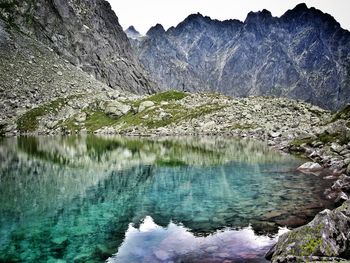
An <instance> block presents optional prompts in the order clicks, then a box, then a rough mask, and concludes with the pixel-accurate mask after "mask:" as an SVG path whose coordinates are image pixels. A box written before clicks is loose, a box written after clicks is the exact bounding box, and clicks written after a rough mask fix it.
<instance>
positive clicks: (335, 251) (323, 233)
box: [268, 201, 350, 263]
mask: <svg viewBox="0 0 350 263" xmlns="http://www.w3.org/2000/svg"><path fill="white" fill-rule="evenodd" d="M349 238H350V201H346V202H345V203H344V204H343V205H342V206H341V207H339V208H337V209H335V210H333V211H330V210H328V209H326V210H324V211H322V212H320V213H319V214H318V215H316V217H315V218H314V219H313V220H312V221H311V222H310V223H309V224H307V225H305V226H302V227H299V228H296V229H294V230H292V231H290V232H288V233H285V234H283V235H282V236H280V237H279V239H278V242H277V244H276V245H275V246H274V247H273V248H272V249H271V250H270V252H269V253H268V254H269V255H270V256H271V258H272V262H273V263H277V262H306V260H307V259H308V258H309V257H312V256H316V257H320V258H322V259H323V260H327V258H333V257H340V256H341V255H342V254H343V253H344V252H346V251H349V249H350V244H349V242H348V240H349ZM291 258H294V259H298V260H295V261H290V259H291ZM328 260H329V259H328Z"/></svg>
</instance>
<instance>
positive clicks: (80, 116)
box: [75, 112, 86, 123]
mask: <svg viewBox="0 0 350 263" xmlns="http://www.w3.org/2000/svg"><path fill="white" fill-rule="evenodd" d="M75 120H76V121H77V122H79V123H82V122H84V121H86V113H85V112H81V113H79V114H78V115H76V116H75Z"/></svg>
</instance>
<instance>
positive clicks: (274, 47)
mask: <svg viewBox="0 0 350 263" xmlns="http://www.w3.org/2000/svg"><path fill="white" fill-rule="evenodd" d="M133 45H134V49H135V50H136V52H137V54H138V57H139V59H140V61H141V62H142V64H143V65H144V67H145V68H146V69H147V70H148V71H149V72H150V75H151V77H152V78H153V79H154V80H155V81H156V82H158V83H159V85H160V86H161V88H162V89H164V90H166V89H178V90H187V91H214V92H220V93H223V94H227V95H232V96H237V97H246V96H251V95H254V96H255V95H264V96H281V97H289V98H293V99H301V100H304V101H306V102H310V103H313V104H316V105H318V106H321V107H324V108H327V109H332V110H335V109H339V108H340V107H342V106H343V105H345V104H346V103H349V102H350V32H349V31H347V30H344V29H342V28H341V26H340V24H339V23H338V22H337V21H336V20H335V19H334V18H333V17H332V16H330V15H328V14H325V13H323V12H321V11H319V10H317V9H315V8H308V7H307V6H306V5H305V4H299V5H297V6H296V7H295V8H294V9H292V10H288V11H287V12H286V13H285V14H283V15H282V16H281V17H279V18H278V17H273V16H272V15H271V13H270V12H269V11H267V10H262V11H260V12H250V13H249V14H248V15H247V18H246V20H245V21H244V22H241V21H238V20H226V21H218V20H213V19H211V18H209V17H206V16H203V15H201V14H192V15H190V16H189V17H187V18H186V19H185V20H184V21H183V22H181V23H180V24H179V25H177V26H176V27H171V28H170V29H168V30H167V31H165V30H164V28H163V27H162V26H161V25H159V24H158V25H156V26H154V27H153V28H151V29H150V30H149V31H148V33H147V36H146V37H144V38H142V39H139V41H133Z"/></svg>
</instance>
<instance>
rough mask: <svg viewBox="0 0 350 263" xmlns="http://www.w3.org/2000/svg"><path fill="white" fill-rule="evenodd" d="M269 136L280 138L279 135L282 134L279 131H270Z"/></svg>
mask: <svg viewBox="0 0 350 263" xmlns="http://www.w3.org/2000/svg"><path fill="white" fill-rule="evenodd" d="M269 136H270V137H272V138H278V137H281V136H282V134H281V133H279V132H269Z"/></svg>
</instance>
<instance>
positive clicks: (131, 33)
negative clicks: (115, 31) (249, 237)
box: [124, 26, 142, 39]
mask: <svg viewBox="0 0 350 263" xmlns="http://www.w3.org/2000/svg"><path fill="white" fill-rule="evenodd" d="M124 32H125V34H126V35H127V36H128V38H131V39H138V38H140V37H142V35H141V34H140V32H139V31H137V30H136V29H135V27H134V26H129V27H128V28H127V29H126V30H125V31H124Z"/></svg>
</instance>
